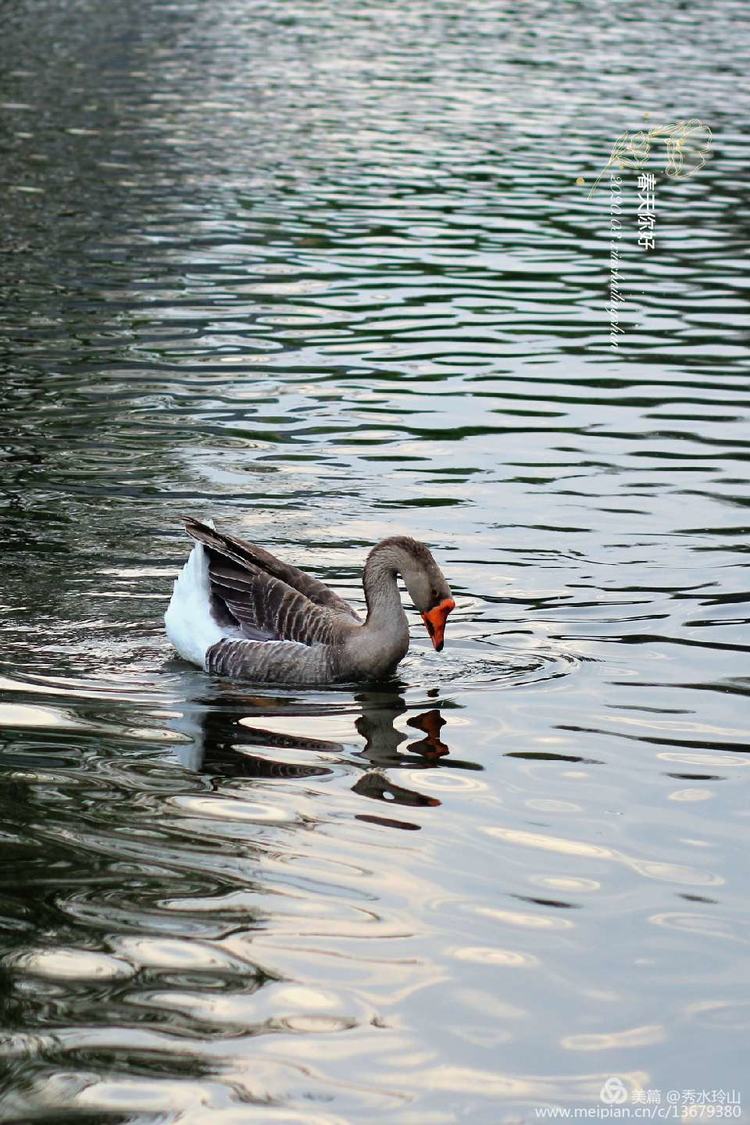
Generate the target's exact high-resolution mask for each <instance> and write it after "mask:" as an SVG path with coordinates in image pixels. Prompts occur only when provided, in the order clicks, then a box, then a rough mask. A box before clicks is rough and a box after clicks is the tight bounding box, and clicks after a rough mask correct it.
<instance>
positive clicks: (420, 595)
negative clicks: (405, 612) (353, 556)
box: [373, 536, 456, 652]
mask: <svg viewBox="0 0 750 1125" xmlns="http://www.w3.org/2000/svg"><path fill="white" fill-rule="evenodd" d="M375 551H377V552H380V551H384V553H387V555H388V556H389V557H390V560H391V562H392V565H393V569H394V570H395V571H396V572H397V573H398V574H400V575H401V578H402V579H403V582H404V585H405V586H406V589H407V591H408V594H409V597H410V598H411V600H412V602H413V603H414V605H415V606H416V608H417V609H418V610H419V612H420V614H421V615H422V620H423V621H424V623H425V628H426V629H427V632H428V633H429V635H430V639H431V641H432V644H433V646H434V648H435V649H436V650H437V651H438V652H440V651H441V650H442V647H443V641H444V638H445V622H446V620H447V618H448V614H449V613H450V612H451V611H452V610H454V609H455V608H456V603H455V601H454V600H453V595H452V594H451V591H450V586H449V585H448V583H447V582H446V580H445V575H444V574H443V572H442V570H441V569H440V567H439V566H438V564H437V563H436V562H435V559H434V558H433V556H432V552H431V551H430V550H429V548H428V547H426V546H425V545H424V543H420V542H419V541H418V540H416V539H409V538H408V537H406V536H396V537H394V538H393V539H386V540H384V541H383V542H382V543H380V544H379V545H378V547H376V548H375ZM375 551H374V552H373V554H375Z"/></svg>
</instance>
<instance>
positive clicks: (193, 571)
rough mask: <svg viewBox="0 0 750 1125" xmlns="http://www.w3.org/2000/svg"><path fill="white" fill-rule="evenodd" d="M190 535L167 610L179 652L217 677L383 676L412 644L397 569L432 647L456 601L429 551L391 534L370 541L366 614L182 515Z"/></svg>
mask: <svg viewBox="0 0 750 1125" xmlns="http://www.w3.org/2000/svg"><path fill="white" fill-rule="evenodd" d="M184 522H185V529H186V531H187V533H188V535H190V536H191V538H192V539H193V540H194V541H195V546H194V547H193V549H192V551H191V552H190V556H189V557H188V560H187V562H186V564H185V566H184V567H183V569H182V571H181V572H180V574H179V575H178V577H177V580H176V582H175V584H174V590H173V593H172V598H171V600H170V602H169V606H168V608H167V611H166V613H165V615H164V622H165V625H166V630H167V636H168V637H169V639H170V641H171V642H172V644H173V645H174V647H175V648H176V649H177V651H178V653H179V654H180V656H182V657H183V658H184V659H185V660H188V661H190V662H191V663H192V664H197V665H198V667H199V668H202V669H204V671H206V672H210V673H212V674H214V675H219V676H227V677H229V678H230V679H233V680H244V681H247V682H252V683H273V684H291V685H294V684H334V683H347V682H356V681H362V680H382V679H384V678H386V677H387V676H389V675H390V674H391V673H392V672H393V671H394V670H395V668H396V666H397V665H398V664H399V662H400V661H401V660H402V659H403V658H404V656H405V655H406V652H407V650H408V648H409V625H408V621H407V618H406V613H405V612H404V608H403V606H402V604H401V597H400V594H399V590H398V585H397V575H400V576H401V577H402V578H403V580H404V584H405V586H406V589H407V590H408V592H409V595H410V597H411V599H412V601H413V602H414V605H415V606H416V607H417V609H418V610H419V611H420V612H421V614H422V620H423V621H424V623H425V626H426V628H427V632H428V633H429V635H430V638H431V640H432V643H433V645H434V647H435V648H436V649H437V651H438V652H440V651H441V650H442V647H443V639H444V634H445V622H446V619H447V617H448V614H449V613H450V612H451V610H453V609H455V605H456V603H455V602H454V600H453V597H452V596H451V592H450V589H449V587H448V583H447V582H446V580H445V578H444V577H443V573H442V571H441V570H440V568H439V567H438V565H437V563H436V562H435V560H434V558H433V557H432V554H431V553H430V551H429V550H428V549H427V547H426V546H425V545H424V543H420V542H418V541H417V540H416V539H410V538H408V537H407V536H401V535H397V536H393V537H391V538H389V539H384V540H383V541H382V542H381V543H378V544H377V546H375V547H373V549H372V550H371V551H370V554H369V555H368V557H367V561H366V563H365V568H364V572H363V576H362V584H363V586H364V592H365V600H366V602H367V617H366V619H365V620H364V621H363V620H362V618H361V617H360V616H359V614H358V613H357V612H356V611H355V610H354V609H353V608H352V606H350V605H349V603H348V602H346V601H344V599H343V598H340V597H339V596H338V594H335V593H334V592H333V590H331V589H329V588H328V586H326V585H325V583H323V582H320V581H318V579H317V578H313V577H312V576H311V575H309V574H305V572H304V571H302V570H298V569H297V567H295V566H291V565H290V564H289V563H285V562H282V561H281V560H280V559H277V558H276V557H275V555H272V554H271V553H270V551H266V550H264V549H263V548H262V547H258V546H256V545H255V544H253V543H249V542H247V541H246V540H244V539H238V538H237V537H236V536H234V535H227V534H225V533H224V532H223V531H217V530H216V528H215V527H212V526H209V525H208V524H206V523H202V522H200V521H199V520H196V519H192V518H186V519H185V521H184Z"/></svg>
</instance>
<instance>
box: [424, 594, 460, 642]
mask: <svg viewBox="0 0 750 1125" xmlns="http://www.w3.org/2000/svg"><path fill="white" fill-rule="evenodd" d="M455 608H456V603H455V602H454V600H453V598H444V600H443V601H442V602H441V603H440V605H436V606H434V607H433V608H432V609H429V610H428V611H427V613H423V614H422V620H423V621H424V623H425V625H426V626H427V632H428V633H429V634H430V637H431V638H432V644H433V647H434V648H435V650H436V651H437V652H440V651H441V650H442V647H443V639H444V637H445V622H446V619H447V617H448V614H449V613H450V611H451V610H452V609H455Z"/></svg>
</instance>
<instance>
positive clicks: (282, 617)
mask: <svg viewBox="0 0 750 1125" xmlns="http://www.w3.org/2000/svg"><path fill="white" fill-rule="evenodd" d="M185 526H186V528H187V531H188V534H190V535H191V536H192V537H193V538H194V539H197V540H198V541H199V542H200V543H202V544H203V546H204V547H205V548H206V551H207V554H208V560H209V576H210V582H211V596H212V600H213V602H214V605H213V607H212V608H213V612H214V613H215V615H216V616H217V617H218V618H219V619H223V621H224V622H225V623H226V624H227V625H233V626H234V627H235V628H236V629H238V630H239V632H240V633H241V635H242V636H243V637H245V638H247V639H249V640H255V641H272V640H275V641H278V640H287V641H298V642H300V643H302V644H306V645H312V644H316V643H319V644H326V643H329V642H330V641H331V640H332V639H333V635H334V633H335V631H336V627H337V625H340V623H341V621H342V617H343V619H344V620H345V621H348V622H349V624H355V623H359V620H360V619H359V617H358V615H357V614H356V613H355V611H354V610H353V609H352V607H351V606H350V605H349V604H348V603H347V602H345V601H344V600H343V598H340V597H339V596H338V595H337V594H335V593H334V592H333V590H330V589H329V588H328V586H326V585H325V584H324V583H323V582H320V581H318V579H316V578H312V577H311V576H310V575H308V574H305V573H304V571H301V570H298V569H297V567H294V566H290V565H289V564H288V563H284V562H282V561H281V560H280V559H277V558H276V557H275V556H274V555H272V554H271V553H270V552H269V551H265V550H263V548H261V547H256V546H255V545H254V544H252V543H248V542H247V541H246V540H243V539H237V538H236V537H235V536H233V535H225V534H224V533H223V532H220V531H216V530H214V529H213V528H211V527H208V526H207V525H206V524H203V523H201V522H200V521H199V520H194V519H187V520H186V521H185Z"/></svg>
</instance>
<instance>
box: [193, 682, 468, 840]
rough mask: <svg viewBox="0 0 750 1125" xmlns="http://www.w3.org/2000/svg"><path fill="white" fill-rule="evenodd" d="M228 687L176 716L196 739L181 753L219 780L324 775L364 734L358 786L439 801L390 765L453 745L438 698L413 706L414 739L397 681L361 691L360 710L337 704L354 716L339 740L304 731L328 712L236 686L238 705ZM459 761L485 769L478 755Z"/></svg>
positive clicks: (414, 762) (374, 794) (399, 797)
mask: <svg viewBox="0 0 750 1125" xmlns="http://www.w3.org/2000/svg"><path fill="white" fill-rule="evenodd" d="M227 694H228V693H227V691H226V690H225V691H224V692H223V693H220V694H218V695H217V696H216V698H215V699H214V700H210V699H209V698H207V697H206V696H205V695H201V696H200V697H199V698H197V699H196V700H194V701H192V702H191V703H190V704H189V705H188V707H187V709H186V711H185V713H183V714H182V715H180V716H179V717H176V718H175V719H173V721H172V726H173V727H174V729H175V730H176V732H178V733H182V734H189V736H190V742H189V743H188V744H187V745H185V746H184V747H183V748H181V749H180V750H179V751H178V757H179V758H180V760H181V761H182V762H183V763H184V764H185V765H186V766H188V767H189V768H191V769H195V770H199V771H201V772H202V773H206V774H209V775H213V776H215V777H216V778H217V781H216V784H217V785H218V786H221V785H222V784H223V783H224V781H225V780H226V779H227V778H238V777H243V778H279V779H283V778H305V777H321V776H325V775H326V774H330V773H331V772H332V768H331V766H329V765H326V764H324V762H325V760H326V756H329V755H330V756H331V759H330V760H332V761H336V757H337V756H338V755H341V754H345V753H346V743H347V742H351V740H352V738H354V737H355V736H356V734H359V735H360V736H361V737H362V738H363V739H364V742H365V745H364V748H363V749H362V750H360V751H359V752H358V753H357V754H356V755H355V757H354V759H353V760H354V761H359V763H360V765H361V768H362V770H363V772H362V773H361V774H360V776H359V777H357V779H356V781H355V782H354V784H353V786H352V789H353V791H354V792H355V793H359V794H361V795H362V796H366V797H369V798H372V799H373V800H379V801H386V802H390V803H393V804H397V805H407V806H408V805H411V806H415V805H419V806H428V807H434V806H437V805H439V804H440V801H439V800H438V799H437V798H436V797H431V796H424V795H422V794H420V793H419V792H417V791H416V790H415V789H411V788H406V787H404V786H402V785H397V784H395V783H394V782H392V781H390V780H389V779H388V777H387V775H386V774H385V772H384V771H386V770H388V769H389V768H394V767H395V768H409V767H411V768H422V769H425V768H427V769H428V768H432V767H434V766H436V765H438V764H439V759H440V758H441V757H443V756H444V755H447V754H448V753H449V748H448V746H447V745H446V743H445V742H443V741H442V739H441V737H440V735H441V731H442V728H443V727H444V726H445V719H444V718H443V717H442V714H441V709H440V706H439V705H438V706H434V707H430V708H429V709H428V710H425V711H420V712H418V713H417V714H409V717H408V718H407V720H406V723H407V726H408V728H410V729H413V730H414V731H416V732H418V733H419V735H420V737H419V738H414V739H413V740H412V741H408V740H409V737H410V734H409V733H407V732H404V731H402V730H399V729H398V728H397V726H396V722H395V721H396V719H398V718H399V717H400V716H402V715H406V714H407V712H408V706H407V703H406V699H405V697H404V695H403V694H401V692H400V691H398V690H396V689H395V688H394V689H393V690H390V691H388V690H379V691H362V692H359V693H358V694H356V695H355V697H354V698H355V700H356V710H354V709H352V708H346V709H345V710H341V709H337V710H336V711H335V719H336V722H337V723H338V724H339V725H341V722H342V720H343V721H344V722H346V723H350V724H351V732H350V734H349V736H348V737H345V740H344V741H342V742H337V741H332V740H330V739H325V738H316V737H314V736H313V735H312V734H307V733H304V729H305V728H308V727H312V728H313V729H315V727H316V725H317V726H318V727H320V726H325V725H326V713H325V712H323V714H322V715H319V716H315V717H314V718H313V717H312V716H310V714H309V713H308V712H306V710H305V709H304V708H302V709H300V708H295V707H293V706H292V707H287V708H284V706H283V704H284V701H283V700H282V699H279V700H276V701H275V706H274V701H273V700H272V699H271V698H268V697H266V698H264V697H263V696H257V695H247V696H243V694H242V692H241V691H240V690H238V689H234V690H233V691H232V695H231V705H228V700H227ZM269 705H270V706H271V716H272V717H273V719H274V720H275V724H276V725H275V728H274V729H268V728H267V727H264V726H263V725H262V723H263V716H264V715H265V716H268V714H269ZM295 728H297V729H295ZM300 728H302V729H300ZM404 744H406V745H404ZM274 751H284V752H285V753H290V752H294V751H299V752H301V753H302V754H310V755H311V756H314V757H315V759H316V761H315V762H306V761H288V760H287V761H283V760H277V759H276V757H275V756H274ZM455 765H456V766H458V767H459V768H460V767H463V768H467V767H468V768H472V769H481V767H480V766H478V765H476V764H473V763H466V762H458V763H455ZM361 819H365V820H371V821H374V822H377V821H378V820H381V818H378V817H376V816H375V815H374V814H361ZM382 822H383V823H387V824H389V825H391V826H399V827H405V828H418V827H419V825H415V824H411V823H407V822H402V821H395V820H393V819H392V818H388V819H387V820H385V821H382Z"/></svg>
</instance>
